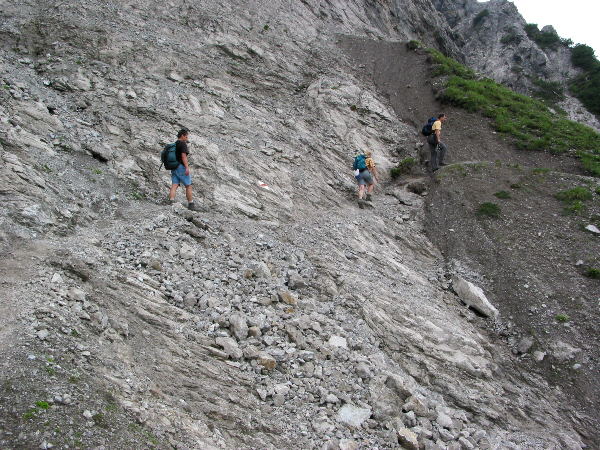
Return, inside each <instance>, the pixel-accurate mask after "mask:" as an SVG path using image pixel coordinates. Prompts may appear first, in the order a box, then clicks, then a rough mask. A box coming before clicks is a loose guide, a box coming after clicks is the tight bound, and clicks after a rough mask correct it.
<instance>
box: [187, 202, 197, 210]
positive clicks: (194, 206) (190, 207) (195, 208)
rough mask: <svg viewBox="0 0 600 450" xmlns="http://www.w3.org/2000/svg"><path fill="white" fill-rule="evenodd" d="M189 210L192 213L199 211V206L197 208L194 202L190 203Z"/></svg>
mask: <svg viewBox="0 0 600 450" xmlns="http://www.w3.org/2000/svg"><path fill="white" fill-rule="evenodd" d="M188 209H189V210H190V211H198V206H196V204H195V203H194V202H189V203H188Z"/></svg>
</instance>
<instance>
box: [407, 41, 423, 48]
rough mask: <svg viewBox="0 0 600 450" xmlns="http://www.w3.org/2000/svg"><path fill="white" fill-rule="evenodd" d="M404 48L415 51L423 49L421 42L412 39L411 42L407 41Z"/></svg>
mask: <svg viewBox="0 0 600 450" xmlns="http://www.w3.org/2000/svg"><path fill="white" fill-rule="evenodd" d="M406 48H408V49H409V50H417V49H419V48H423V43H422V42H421V41H417V40H415V39H413V40H412V41H408V42H407V43H406Z"/></svg>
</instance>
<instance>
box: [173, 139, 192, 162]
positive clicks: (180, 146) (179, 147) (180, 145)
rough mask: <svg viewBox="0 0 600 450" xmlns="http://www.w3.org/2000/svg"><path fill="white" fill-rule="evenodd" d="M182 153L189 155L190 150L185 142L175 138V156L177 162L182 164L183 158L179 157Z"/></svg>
mask: <svg viewBox="0 0 600 450" xmlns="http://www.w3.org/2000/svg"><path fill="white" fill-rule="evenodd" d="M182 153H185V154H186V155H189V154H190V150H189V149H188V146H187V142H185V141H180V140H179V139H177V142H176V143H175V156H176V157H177V161H179V164H183V160H182V159H181V154H182Z"/></svg>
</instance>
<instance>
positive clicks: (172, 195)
mask: <svg viewBox="0 0 600 450" xmlns="http://www.w3.org/2000/svg"><path fill="white" fill-rule="evenodd" d="M178 187H179V185H178V184H172V185H171V189H170V190H169V200H175V194H176V193H177V188H178Z"/></svg>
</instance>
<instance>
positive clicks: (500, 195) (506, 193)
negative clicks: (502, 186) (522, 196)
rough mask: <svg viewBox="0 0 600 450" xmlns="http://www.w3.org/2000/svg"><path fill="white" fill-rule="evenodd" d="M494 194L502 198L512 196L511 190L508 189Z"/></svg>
mask: <svg viewBox="0 0 600 450" xmlns="http://www.w3.org/2000/svg"><path fill="white" fill-rule="evenodd" d="M494 195H495V196H496V197H498V198H501V199H507V198H510V192H507V191H498V192H496V193H495V194H494Z"/></svg>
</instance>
